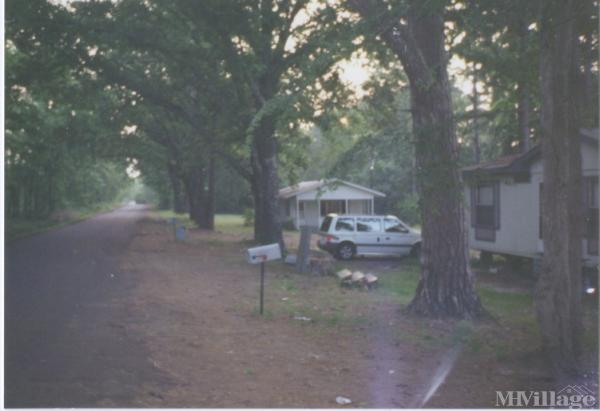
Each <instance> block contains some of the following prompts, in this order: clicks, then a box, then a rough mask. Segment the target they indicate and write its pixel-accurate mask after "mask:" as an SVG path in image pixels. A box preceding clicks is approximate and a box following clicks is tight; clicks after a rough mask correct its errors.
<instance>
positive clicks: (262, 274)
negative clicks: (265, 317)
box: [260, 261, 265, 315]
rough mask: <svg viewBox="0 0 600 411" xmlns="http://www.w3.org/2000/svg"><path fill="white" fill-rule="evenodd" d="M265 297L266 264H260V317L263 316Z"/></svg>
mask: <svg viewBox="0 0 600 411" xmlns="http://www.w3.org/2000/svg"><path fill="white" fill-rule="evenodd" d="M264 295H265V263H264V261H263V262H262V263H260V315H262V314H263V300H264Z"/></svg>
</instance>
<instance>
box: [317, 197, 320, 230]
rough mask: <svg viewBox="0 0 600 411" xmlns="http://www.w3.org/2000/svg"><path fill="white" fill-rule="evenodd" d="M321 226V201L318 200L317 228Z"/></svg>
mask: <svg viewBox="0 0 600 411" xmlns="http://www.w3.org/2000/svg"><path fill="white" fill-rule="evenodd" d="M320 226H321V199H320V198H317V227H320Z"/></svg>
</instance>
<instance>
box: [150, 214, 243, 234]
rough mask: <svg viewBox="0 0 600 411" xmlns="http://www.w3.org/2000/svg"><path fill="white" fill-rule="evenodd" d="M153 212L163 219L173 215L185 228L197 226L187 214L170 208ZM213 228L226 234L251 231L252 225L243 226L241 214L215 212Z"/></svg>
mask: <svg viewBox="0 0 600 411" xmlns="http://www.w3.org/2000/svg"><path fill="white" fill-rule="evenodd" d="M155 214H156V216H157V217H158V218H161V219H165V220H168V219H171V218H173V217H175V218H176V219H177V224H178V225H183V226H185V227H187V228H194V227H197V225H196V223H194V222H193V221H192V220H191V219H190V217H189V215H188V214H181V213H175V212H173V211H171V210H158V211H156V212H155ZM215 230H216V231H219V232H222V233H226V234H248V233H252V232H253V230H254V227H247V226H244V217H243V216H242V215H241V214H216V215H215Z"/></svg>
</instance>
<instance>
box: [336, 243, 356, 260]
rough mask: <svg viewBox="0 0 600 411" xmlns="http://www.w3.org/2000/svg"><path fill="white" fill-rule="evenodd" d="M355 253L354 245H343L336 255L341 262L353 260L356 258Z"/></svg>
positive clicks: (339, 247) (339, 246)
mask: <svg viewBox="0 0 600 411" xmlns="http://www.w3.org/2000/svg"><path fill="white" fill-rule="evenodd" d="M355 252H356V250H355V249H354V244H352V243H342V244H340V245H338V248H337V253H336V255H337V258H339V259H340V260H351V259H352V257H354V253H355Z"/></svg>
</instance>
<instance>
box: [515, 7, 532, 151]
mask: <svg viewBox="0 0 600 411" xmlns="http://www.w3.org/2000/svg"><path fill="white" fill-rule="evenodd" d="M517 25H518V26H517V33H518V35H519V42H520V47H519V48H520V54H521V56H520V60H521V67H525V66H526V65H528V64H531V62H529V61H523V60H524V59H525V58H526V52H527V48H528V47H529V44H528V43H529V41H530V40H529V29H528V22H527V20H525V19H519V21H518V22H517ZM521 77H522V75H521ZM529 94H530V93H529V86H528V79H526V78H521V79H520V80H519V81H518V84H517V100H518V101H517V123H518V127H519V138H520V139H521V141H520V143H521V144H520V147H521V151H523V152H524V151H527V150H529V149H530V148H531V138H530V136H531V133H530V127H531V126H530V120H529V113H530V110H531V109H530V96H529Z"/></svg>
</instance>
